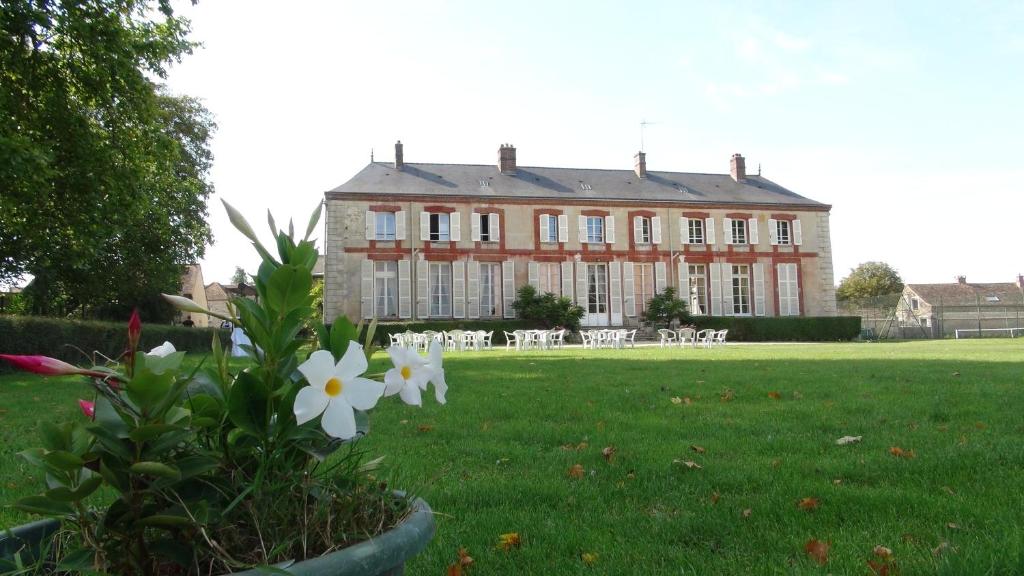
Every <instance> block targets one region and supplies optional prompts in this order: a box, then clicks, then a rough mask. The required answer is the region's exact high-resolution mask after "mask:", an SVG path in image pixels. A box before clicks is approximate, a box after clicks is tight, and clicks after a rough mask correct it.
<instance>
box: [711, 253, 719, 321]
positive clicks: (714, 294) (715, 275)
mask: <svg viewBox="0 0 1024 576" xmlns="http://www.w3.org/2000/svg"><path fill="white" fill-rule="evenodd" d="M709 266H710V267H711V315H712V316H721V315H722V267H721V266H720V265H719V264H718V263H717V262H713V263H711V264H709Z"/></svg>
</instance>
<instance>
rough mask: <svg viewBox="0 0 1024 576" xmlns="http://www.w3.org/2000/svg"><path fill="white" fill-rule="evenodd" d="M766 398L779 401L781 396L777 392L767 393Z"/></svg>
mask: <svg viewBox="0 0 1024 576" xmlns="http://www.w3.org/2000/svg"><path fill="white" fill-rule="evenodd" d="M768 397H769V398H771V399H772V400H781V399H782V394H779V393H778V392H769V393H768Z"/></svg>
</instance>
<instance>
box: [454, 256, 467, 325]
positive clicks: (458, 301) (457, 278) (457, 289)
mask: <svg viewBox="0 0 1024 576" xmlns="http://www.w3.org/2000/svg"><path fill="white" fill-rule="evenodd" d="M465 317H466V263H465V262H452V318H465Z"/></svg>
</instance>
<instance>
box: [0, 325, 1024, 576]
mask: <svg viewBox="0 0 1024 576" xmlns="http://www.w3.org/2000/svg"><path fill="white" fill-rule="evenodd" d="M1022 361H1024V346H1022V345H1021V343H1020V341H1014V340H991V341H960V342H956V341H950V342H920V343H918V342H915V343H885V344H836V345H828V344H823V345H815V344H809V345H745V346H730V347H727V348H725V349H715V350H692V349H685V350H679V349H658V348H648V349H637V350H617V351H592V350H587V351H583V350H565V351H560V352H524V353H505V352H498V351H495V352H486V353H461V354H458V353H453V354H449V355H447V356H446V358H445V368H446V372H447V375H448V382H449V386H450V391H449V394H448V399H449V402H448V404H447V405H446V406H438V405H437V404H436V403H435V402H434V401H433V398H432V394H431V395H430V396H429V397H428V398H427V399H426V402H425V404H426V406H425V408H423V409H415V408H410V407H407V406H404V405H401V404H400V403H399V402H397V401H396V399H387V400H385V401H382V402H381V404H380V405H379V406H378V408H377V409H376V410H375V411H374V412H373V414H372V416H371V422H372V425H371V434H370V436H369V438H368V439H367V440H365V441H364V444H363V445H364V447H366V448H368V449H369V450H370V452H371V455H373V456H376V455H385V456H386V458H387V459H386V462H387V463H389V464H390V474H391V475H392V476H393V478H394V481H393V483H394V485H396V486H399V487H405V488H409V489H411V490H413V491H415V492H417V493H418V494H421V495H422V496H423V497H424V498H426V500H427V501H428V502H430V504H431V506H433V508H434V510H435V511H436V512H437V525H438V532H437V536H436V537H435V539H434V541H433V542H432V543H431V545H430V546H429V548H428V549H427V550H426V551H425V552H424V553H423V554H421V555H420V556H419V557H418V558H417V559H416V560H415V561H414V562H413V563H412V564H411V565H410V566H409V573H410V574H443V573H444V569H445V566H447V565H448V564H449V563H451V562H452V561H454V560H455V558H456V555H457V551H458V549H459V548H460V547H465V548H466V549H467V550H468V551H469V554H470V555H471V556H472V557H473V558H474V559H475V564H474V566H473V570H472V572H471V574H474V575H477V574H479V575H483V574H577V573H578V574H641V573H647V574H652V573H656V574H774V573H780V574H825V573H832V574H857V575H860V574H868V573H870V570H869V568H868V565H867V561H868V560H870V559H872V558H873V556H872V549H873V548H874V547H875V546H876V545H882V546H886V547H888V548H890V549H892V551H893V559H894V562H895V564H896V566H897V567H898V570H899V573H900V574H904V575H907V574H931V573H944V574H1019V573H1024V482H1022V481H1024V373H1022V370H1021V368H1022V366H1024V365H1022ZM375 364H376V365H377V366H375V367H379V368H384V367H385V366H386V364H387V360H386V357H385V356H384V355H380V356H379V358H375ZM81 389H82V385H81V384H79V383H75V382H73V381H42V380H36V379H29V378H25V377H21V376H3V377H0V501H6V502H9V501H11V500H13V499H14V498H16V497H20V496H23V495H27V494H31V493H34V492H36V491H37V490H38V487H39V485H40V481H39V479H38V478H36V477H35V476H34V473H32V472H30V471H29V469H28V468H27V467H26V466H25V465H23V464H22V463H21V462H19V461H18V459H17V458H16V457H15V456H14V453H15V452H17V451H18V450H21V449H23V448H24V447H27V446H30V445H35V444H36V439H35V428H36V423H37V422H38V421H41V420H44V419H58V418H67V417H77V407H76V406H75V402H74V399H75V398H77V397H78V396H77V393H78V391H79V390H81ZM727 391H731V395H730V394H729V393H728V392H727ZM770 392H778V395H779V398H777V399H776V398H772V397H770V396H769V393H770ZM723 394H725V395H726V396H727V397H729V396H731V400H728V401H724V400H723V399H722V396H723ZM673 397H676V398H680V399H682V398H689V399H690V401H691V402H690V403H686V402H685V401H684V402H680V403H678V404H677V403H673V402H672V398H673ZM845 435H852V436H863V441H862V442H860V443H857V444H853V445H849V446H837V445H836V443H835V441H836V439H838V438H840V437H841V436H845ZM692 445H697V446H699V447H702V448H704V450H705V451H704V453H698V452H696V451H694V450H692V449H691V446H692ZM606 446H614V447H615V449H616V452H615V456H614V458H613V459H612V460H611V462H607V461H605V459H604V458H603V457H602V455H601V450H602V448H604V447H606ZM894 446H898V447H900V448H902V449H903V450H905V451H911V450H912V451H913V453H914V456H915V457H914V458H898V457H895V456H893V455H892V454H890V448H891V447H894ZM577 448H579V449H577ZM674 460H679V461H687V460H689V461H693V462H696V463H697V464H699V465H700V466H701V468H699V469H698V468H688V467H686V466H684V465H682V464H679V463H673V461H674ZM575 464H581V465H582V467H583V470H584V473H583V477H582V478H578V479H577V478H572V477H570V475H569V470H570V468H571V467H572V466H574V465H575ZM803 498H815V499H817V501H818V506H817V508H815V509H812V510H805V509H801V508H800V507H799V506H798V502H799V501H800V500H801V499H803ZM745 510H749V511H750V512H749V516H746V517H745V516H744V511H745ZM25 519H26V517H24V516H22V515H20V514H19V513H17V512H15V511H12V510H2V511H0V525H4V524H12V523H17V522H22V521H24V520H25ZM508 532H517V533H518V534H519V535H520V536H521V538H522V545H521V547H520V548H518V549H513V550H509V551H504V550H500V549H498V548H497V544H498V538H499V535H501V534H503V533H508ZM812 538H815V539H818V540H822V541H827V542H830V543H831V549H830V551H829V555H828V563H827V565H825V566H823V567H819V566H818V565H817V564H816V563H814V562H813V561H812V560H811V559H809V558H808V556H807V555H806V554H805V552H804V545H805V543H806V542H807V541H808V540H809V539H812ZM936 549H938V552H937V553H935V552H934V550H936ZM584 553H587V554H593V555H596V560H595V561H594V562H593V563H592V564H590V565H588V564H586V563H585V562H584V561H583V560H582V559H581V555H582V554H584Z"/></svg>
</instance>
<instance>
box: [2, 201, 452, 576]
mask: <svg viewBox="0 0 1024 576" xmlns="http://www.w3.org/2000/svg"><path fill="white" fill-rule="evenodd" d="M225 207H226V208H227V210H228V215H229V217H230V219H231V221H232V223H233V224H234V225H235V227H236V228H237V229H238V230H239V231H241V232H242V233H243V234H244V235H245V236H247V237H248V238H249V239H250V240H251V241H252V243H253V246H254V247H255V248H256V250H257V251H258V252H259V254H260V255H261V257H262V263H261V265H260V268H259V272H258V273H257V274H256V276H255V284H256V286H255V287H256V292H257V296H258V298H257V299H256V300H249V299H246V298H240V297H239V298H234V299H233V300H232V305H231V306H230V307H229V313H228V314H227V315H219V314H215V313H213V312H211V311H209V310H205V309H203V308H201V307H199V306H198V305H197V304H196V303H195V302H192V301H190V300H187V299H184V298H181V297H176V296H167V298H168V300H170V301H171V302H172V303H173V304H174V305H176V306H177V307H178V308H180V309H181V310H183V311H186V312H191V313H204V314H209V315H211V316H215V317H217V318H220V319H222V320H225V321H229V322H231V323H232V324H233V325H235V326H238V327H240V328H241V329H242V330H243V331H244V332H245V334H246V336H248V339H249V340H250V341H251V345H243V347H244V348H245V350H246V351H247V352H248V353H249V355H250V357H251V360H250V361H249V362H248V363H247V365H245V366H244V367H242V368H241V369H238V368H237V364H234V365H233V364H231V363H230V362H229V356H228V354H226V353H225V350H223V348H222V347H221V343H220V339H219V338H218V337H217V336H215V337H214V339H213V344H212V353H211V355H210V357H209V358H208V359H206V360H205V361H204V362H202V363H200V365H199V366H194V367H188V364H186V363H183V360H184V356H185V353H184V352H178V351H176V350H175V349H174V347H173V345H171V344H170V343H165V344H164V345H163V346H160V347H158V348H156V349H153V350H150V351H149V352H142V351H139V350H138V342H139V335H140V334H141V330H142V326H141V323H140V322H139V318H138V315H137V314H133V316H132V319H131V320H130V321H129V324H128V339H127V340H128V344H127V347H126V348H127V349H126V352H125V353H124V355H123V356H122V357H121V359H120V361H119V362H117V363H114V364H109V365H104V366H93V367H89V368H79V367H76V366H72V365H70V364H66V363H64V362H61V361H59V360H55V359H52V358H45V357H41V356H9V355H0V358H3V359H5V360H7V361H9V362H11V363H13V364H14V365H15V366H17V367H19V368H22V369H26V370H29V371H32V372H36V373H39V374H46V375H69V374H77V375H81V376H83V377H85V378H86V379H87V381H88V383H89V385H90V387H91V390H92V395H93V397H92V398H90V399H83V400H79V404H80V406H81V408H82V412H83V414H84V416H83V417H82V419H81V420H80V421H75V422H67V423H46V422H44V423H43V424H42V447H40V448H35V449H30V450H26V451H24V452H22V453H21V454H20V456H22V457H23V458H24V459H25V460H26V461H28V462H29V463H30V464H32V465H33V466H35V467H37V468H39V469H41V470H42V471H43V472H44V474H45V482H46V485H45V491H44V492H43V493H41V494H39V495H37V496H31V497H28V498H23V499H21V500H19V501H18V502H16V503H15V504H14V506H16V507H17V508H19V509H21V510H24V511H27V512H30V513H35V514H39V515H41V516H44V517H47V518H49V519H48V520H43V521H39V522H34V523H32V524H29V525H26V526H22V527H18V528H15V529H13V530H8V531H6V532H5V533H4V534H2V535H0V571H3V570H6V569H12V568H13V569H25V567H26V566H30V565H33V563H34V565H35V566H36V569H37V570H38V572H39V573H43V574H46V573H57V572H61V571H71V572H75V571H82V572H88V573H100V574H133V575H134V574H140V575H157V574H159V575H164V574H229V573H253V574H255V573H257V572H247V571H249V570H252V569H256V570H257V571H259V572H264V573H265V572H267V571H270V572H277V573H282V570H287V573H291V574H297V575H302V574H330V575H341V574H401V573H402V566H403V565H404V562H405V560H406V559H407V558H409V557H411V556H412V555H414V554H416V553H418V552H419V551H420V550H422V549H423V548H424V547H425V546H426V544H427V543H428V542H429V540H430V539H431V537H432V536H433V532H434V522H433V517H432V514H431V512H430V508H429V507H428V506H427V504H426V503H425V502H423V500H421V499H415V498H410V497H407V496H406V495H404V494H401V493H397V492H395V491H393V490H392V489H391V488H390V487H388V486H387V484H386V483H384V482H381V481H380V480H379V479H376V478H375V477H374V476H373V472H374V470H375V468H376V467H377V464H378V463H379V459H377V460H369V461H367V460H366V459H365V458H364V456H365V455H364V452H363V451H362V450H360V449H359V448H358V447H357V442H356V440H357V439H358V438H359V437H361V436H362V435H363V434H365V433H366V431H367V430H368V424H367V419H366V414H365V412H366V411H367V410H370V409H371V408H373V407H374V406H375V405H376V403H377V402H378V400H380V399H381V398H382V397H384V396H390V395H393V394H397V395H399V396H400V398H401V399H402V400H403V401H405V402H406V403H408V404H412V405H421V403H422V400H421V392H422V391H424V390H426V389H427V387H428V384H431V383H432V384H433V385H434V389H435V397H436V399H437V401H438V402H440V403H444V401H445V391H446V390H447V386H446V384H445V380H444V370H443V368H442V361H441V348H440V347H439V346H434V347H432V348H431V349H430V351H429V353H428V357H427V358H424V357H421V356H420V355H419V354H417V353H416V352H415V351H412V350H407V349H402V348H392V349H389V350H388V352H389V354H390V356H391V359H392V361H393V363H394V367H393V368H391V369H390V370H388V371H387V372H386V373H384V374H381V375H379V376H380V377H381V378H380V379H373V378H372V377H367V376H364V373H365V372H366V370H367V367H368V359H369V357H370V356H371V355H372V354H373V352H374V351H375V346H374V345H373V336H374V331H375V328H376V323H375V322H373V323H371V324H370V325H369V326H367V327H366V329H365V330H364V329H363V326H362V325H360V326H355V325H353V324H352V323H351V322H350V321H348V320H347V319H345V318H343V317H342V318H338V319H337V320H335V322H334V323H333V324H332V325H331V326H330V327H326V326H324V325H323V324H322V323H320V324H319V325H316V332H317V338H316V341H315V345H314V347H315V348H318V349H316V350H315V351H312V352H309V351H308V350H305V349H304V344H305V342H304V341H303V340H300V339H299V338H298V337H297V336H298V334H299V331H300V330H302V329H303V327H304V326H306V325H307V322H309V319H310V317H311V316H312V315H313V309H312V307H311V304H312V296H311V294H310V290H311V286H312V269H313V265H314V264H315V263H316V259H317V251H316V248H315V246H314V243H313V241H311V240H310V235H311V234H312V232H313V230H315V228H316V225H317V222H318V221H319V218H320V209H319V208H318V209H317V210H316V212H315V213H314V214H313V216H312V217H311V218H310V220H309V225H308V227H307V230H306V234H305V237H303V238H302V239H301V240H297V239H296V238H295V235H294V231H293V227H292V226H291V225H289V230H288V232H287V233H285V232H283V231H279V230H277V228H276V226H275V225H274V222H273V219H272V218H270V227H271V231H272V232H273V233H274V235H275V240H276V245H277V246H276V248H277V255H276V256H273V255H271V253H270V251H269V250H267V249H266V248H265V247H264V246H263V245H262V244H261V243H260V241H259V240H258V239H257V237H256V234H255V233H254V232H253V231H252V228H251V227H250V226H249V224H248V223H247V222H246V221H245V220H244V219H243V218H242V217H241V215H240V214H239V213H238V212H237V211H235V210H234V209H233V208H232V207H231V206H229V205H227V204H225ZM360 324H361V323H360ZM360 336H362V338H360ZM360 341H361V342H362V343H360ZM380 380H382V381H380Z"/></svg>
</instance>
